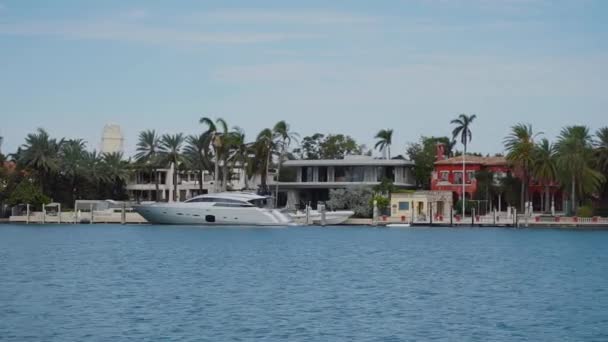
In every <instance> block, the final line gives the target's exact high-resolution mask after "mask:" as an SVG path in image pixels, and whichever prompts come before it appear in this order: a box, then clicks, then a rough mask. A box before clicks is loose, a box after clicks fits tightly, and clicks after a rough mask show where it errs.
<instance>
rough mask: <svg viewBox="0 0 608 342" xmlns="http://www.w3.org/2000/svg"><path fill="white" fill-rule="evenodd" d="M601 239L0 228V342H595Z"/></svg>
mask: <svg viewBox="0 0 608 342" xmlns="http://www.w3.org/2000/svg"><path fill="white" fill-rule="evenodd" d="M607 247H608V232H604V231H586V232H580V231H579V232H576V231H558V230H507V229H483V230H482V229H439V228H433V229H401V230H388V229H373V228H348V229H347V228H325V229H321V228H290V229H237V228H234V229H202V228H196V227H155V226H111V225H95V226H87V225H84V226H57V225H54V226H39V225H30V226H11V225H0V340H1V341H85V340H86V341H126V340H133V341H143V340H146V341H168V340H171V341H180V340H181V341H250V340H261V341H518V340H522V341H523V340H529V341H607V340H608V248H607Z"/></svg>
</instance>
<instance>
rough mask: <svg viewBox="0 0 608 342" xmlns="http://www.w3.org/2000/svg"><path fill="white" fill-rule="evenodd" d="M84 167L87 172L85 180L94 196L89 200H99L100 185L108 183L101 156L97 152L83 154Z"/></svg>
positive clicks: (100, 195)
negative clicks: (92, 190)
mask: <svg viewBox="0 0 608 342" xmlns="http://www.w3.org/2000/svg"><path fill="white" fill-rule="evenodd" d="M84 165H85V168H86V170H87V172H86V175H85V176H86V178H87V180H88V181H89V182H90V183H91V184H92V185H93V188H94V190H95V191H94V192H95V193H94V196H91V197H90V198H101V197H102V194H101V184H102V183H105V182H107V181H108V179H107V177H106V172H105V165H104V162H103V156H101V155H100V154H99V153H97V151H92V152H86V151H85V154H84Z"/></svg>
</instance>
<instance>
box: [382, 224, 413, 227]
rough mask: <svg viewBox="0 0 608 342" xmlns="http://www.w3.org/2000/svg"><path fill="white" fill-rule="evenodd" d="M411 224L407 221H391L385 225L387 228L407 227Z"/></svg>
mask: <svg viewBox="0 0 608 342" xmlns="http://www.w3.org/2000/svg"><path fill="white" fill-rule="evenodd" d="M411 226H412V225H411V224H409V223H391V224H387V225H386V227H387V228H409V227H411Z"/></svg>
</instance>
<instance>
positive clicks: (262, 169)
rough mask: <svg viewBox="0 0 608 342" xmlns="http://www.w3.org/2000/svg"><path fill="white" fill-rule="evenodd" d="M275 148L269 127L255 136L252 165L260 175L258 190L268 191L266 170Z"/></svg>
mask: <svg viewBox="0 0 608 342" xmlns="http://www.w3.org/2000/svg"><path fill="white" fill-rule="evenodd" d="M274 150H275V143H274V135H273V133H272V130H271V129H269V128H265V129H263V130H262V131H261V132H260V133H259V134H258V136H257V138H256V141H255V143H254V151H255V158H254V160H253V165H254V166H255V170H256V173H259V174H260V175H261V181H260V183H261V185H260V192H261V193H268V185H267V182H266V181H267V179H268V170H269V168H270V163H271V162H272V154H273V152H274Z"/></svg>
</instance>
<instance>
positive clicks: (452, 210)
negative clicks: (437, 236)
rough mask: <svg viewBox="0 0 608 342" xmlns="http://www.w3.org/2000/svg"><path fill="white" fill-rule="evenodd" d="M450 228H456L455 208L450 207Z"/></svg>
mask: <svg viewBox="0 0 608 342" xmlns="http://www.w3.org/2000/svg"><path fill="white" fill-rule="evenodd" d="M450 227H454V208H452V207H450Z"/></svg>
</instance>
